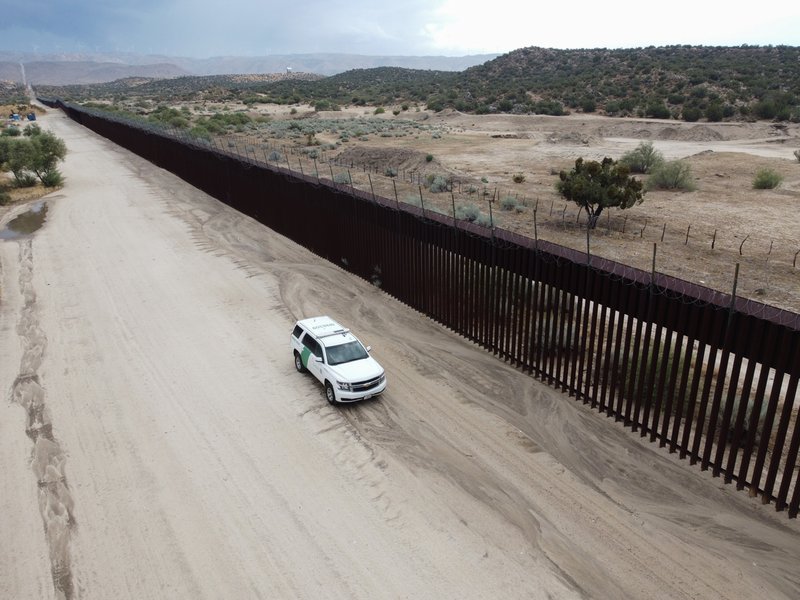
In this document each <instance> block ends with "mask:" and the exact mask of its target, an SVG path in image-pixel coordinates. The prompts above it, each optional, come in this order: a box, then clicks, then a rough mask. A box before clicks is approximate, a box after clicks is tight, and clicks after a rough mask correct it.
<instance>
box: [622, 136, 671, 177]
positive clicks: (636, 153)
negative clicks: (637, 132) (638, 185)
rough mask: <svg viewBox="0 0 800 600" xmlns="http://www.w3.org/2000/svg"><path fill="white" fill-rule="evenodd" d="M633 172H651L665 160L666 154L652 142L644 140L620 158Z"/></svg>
mask: <svg viewBox="0 0 800 600" xmlns="http://www.w3.org/2000/svg"><path fill="white" fill-rule="evenodd" d="M619 162H621V163H622V164H623V165H625V166H626V167H628V168H629V169H630V170H631V173H643V174H644V173H651V172H652V171H653V170H654V169H655V168H656V167H658V166H659V165H661V164H662V163H663V162H664V156H663V155H662V154H661V152H659V151H658V150H656V149H655V148H653V143H652V142H642V143H641V144H639V145H638V146H636V148H635V149H634V150H631V151H630V152H627V153H626V154H624V155H623V156H622V158H621V159H620V160H619Z"/></svg>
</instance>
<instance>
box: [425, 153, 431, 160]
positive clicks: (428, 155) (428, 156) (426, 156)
mask: <svg viewBox="0 0 800 600" xmlns="http://www.w3.org/2000/svg"><path fill="white" fill-rule="evenodd" d="M432 160H433V154H426V155H425V162H431V161H432Z"/></svg>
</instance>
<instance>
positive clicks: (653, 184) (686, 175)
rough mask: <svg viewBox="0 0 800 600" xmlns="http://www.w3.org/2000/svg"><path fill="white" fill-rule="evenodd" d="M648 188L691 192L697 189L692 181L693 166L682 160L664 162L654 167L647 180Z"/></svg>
mask: <svg viewBox="0 0 800 600" xmlns="http://www.w3.org/2000/svg"><path fill="white" fill-rule="evenodd" d="M646 188H647V189H648V190H681V191H684V192H691V191H692V190H694V189H695V185H694V182H693V181H692V168H691V167H690V166H689V163H686V162H684V161H682V160H672V161H669V162H665V163H662V164H661V165H659V166H657V167H656V168H654V169H653V173H652V175H650V178H649V179H648V180H647V184H646Z"/></svg>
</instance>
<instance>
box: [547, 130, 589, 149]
mask: <svg viewBox="0 0 800 600" xmlns="http://www.w3.org/2000/svg"><path fill="white" fill-rule="evenodd" d="M595 139H596V138H595V137H594V136H592V135H587V134H585V133H580V132H577V131H568V132H567V131H559V132H553V133H551V134H550V135H548V136H547V143H548V144H566V145H568V146H571V145H578V144H583V145H584V146H588V145H589V144H591V143H592V142H594V141H595Z"/></svg>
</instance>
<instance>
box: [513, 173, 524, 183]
mask: <svg viewBox="0 0 800 600" xmlns="http://www.w3.org/2000/svg"><path fill="white" fill-rule="evenodd" d="M511 180H512V181H513V182H514V183H525V175H523V174H522V173H514V176H513V177H512V178H511Z"/></svg>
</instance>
